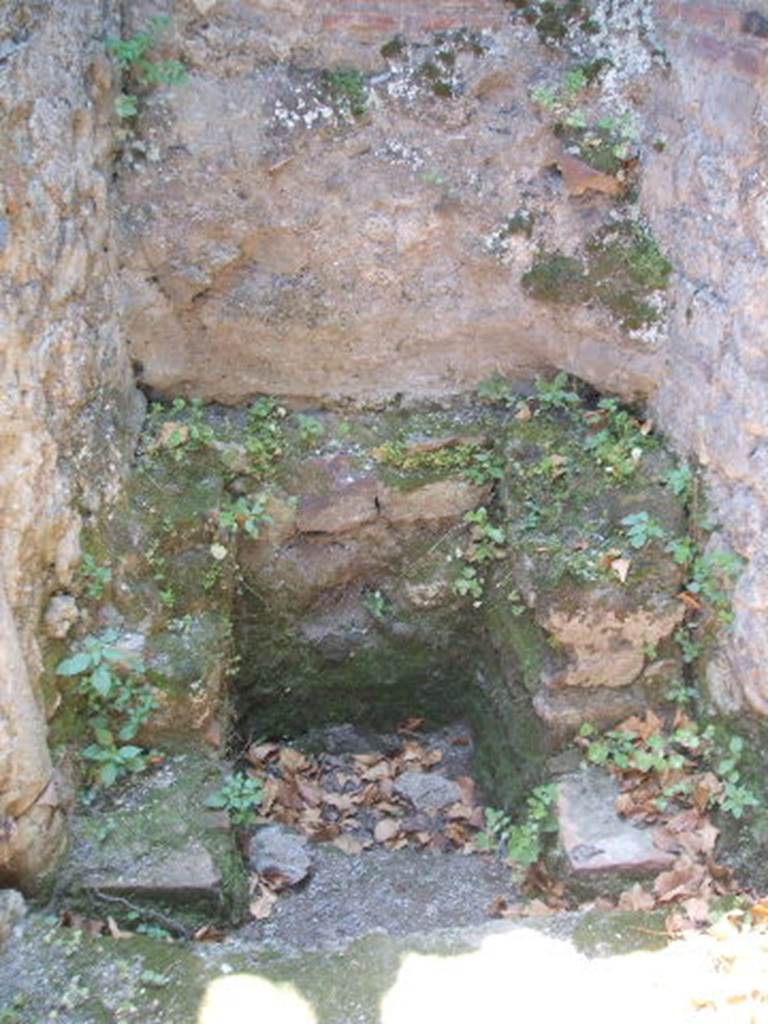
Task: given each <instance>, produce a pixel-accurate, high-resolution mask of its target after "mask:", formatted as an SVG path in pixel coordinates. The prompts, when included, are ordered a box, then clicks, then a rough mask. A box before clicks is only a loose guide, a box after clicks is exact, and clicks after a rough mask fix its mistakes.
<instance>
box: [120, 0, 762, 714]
mask: <svg viewBox="0 0 768 1024" xmlns="http://www.w3.org/2000/svg"><path fill="white" fill-rule="evenodd" d="M155 6H156V5H153V6H152V9H153V10H154V7H155ZM149 7H150V5H147V4H137V5H135V7H134V8H133V22H132V24H133V26H134V27H136V26H139V25H140V24H141V23H142V20H143V19H145V18H146V17H147V15H148V13H149ZM591 7H592V10H593V13H594V15H595V19H596V22H597V24H598V31H597V33H596V34H595V35H594V36H593V37H592V42H591V43H590V42H589V41H587V42H584V41H581V40H579V39H576V40H571V39H569V40H568V42H567V44H566V45H565V46H564V47H559V48H553V47H551V46H544V45H542V44H541V42H540V40H539V39H538V38H537V33H536V31H535V28H534V27H533V26H531V25H528V24H526V23H525V21H524V20H523V19H521V18H520V17H518V16H516V15H515V13H514V11H513V10H512V6H511V5H509V4H504V3H501V0H500V2H499V3H498V4H495V3H494V2H492V0H482V2H476V3H444V4H434V3H433V4H398V3H386V2H379V3H364V2H357V3H352V2H345V3H305V2H302V0H291V2H288V0H285V2H282V3H281V2H277V3H274V2H271V0H270V2H266V0H262V2H248V3H245V2H229V3H224V2H211V0H195V2H194V3H192V2H190V3H188V4H186V5H177V7H176V8H175V9H174V34H173V37H172V38H169V46H170V47H171V48H172V49H173V50H174V52H175V53H177V54H179V55H181V56H182V57H183V58H184V59H185V60H186V61H187V62H188V64H189V65H190V67H191V69H192V76H191V79H190V81H189V82H188V84H187V85H185V86H184V87H182V88H181V89H178V90H175V92H174V93H173V94H165V95H163V96H157V97H156V98H154V99H153V100H151V101H150V102H149V104H148V106H147V109H146V112H145V115H144V116H143V117H142V120H141V125H140V130H141V132H142V133H144V134H145V135H146V137H147V139H148V140H149V141H150V159H149V160H142V159H134V160H133V161H132V163H133V166H132V167H128V166H127V165H126V169H125V173H123V174H122V176H121V179H120V184H119V192H120V201H121V203H122V211H123V215H122V231H123V243H122V252H123V258H124V261H125V265H124V268H123V282H124V302H125V307H124V308H125V322H126V325H127V329H128V333H129V337H130V341H131V345H132V351H133V353H134V356H135V358H136V360H137V362H138V363H139V364H140V370H141V372H142V373H143V376H144V379H145V381H146V382H147V383H148V384H149V385H151V386H152V387H154V388H156V389H157V390H158V391H159V392H165V393H169V394H171V393H178V392H183V393H190V394H193V393H194V394H199V395H202V396H204V397H209V398H217V399H220V400H223V401H227V402H237V401H241V400H243V399H246V398H247V397H249V396H250V395H252V394H254V393H258V392H276V393H281V394H283V395H287V396H293V397H294V398H296V399H297V400H298V401H300V400H310V401H315V402H322V403H328V402H330V403H334V402H342V401H349V400H351V401H357V402H363V403H371V402H374V403H375V402H379V401H386V400H388V399H391V398H393V397H396V396H400V397H402V398H404V399H405V400H409V399H423V398H432V397H441V398H443V397H446V396H448V395H452V394H455V393H457V392H460V391H462V390H465V389H467V388H470V387H472V386H474V385H475V384H476V382H477V381H478V380H479V379H482V378H483V377H486V376H487V375H488V374H489V373H490V372H491V371H493V370H501V371H503V372H504V373H506V374H508V375H509V376H511V377H512V378H513V379H517V380H530V379H531V377H532V376H533V375H534V374H535V373H536V372H539V371H541V370H543V369H545V368H549V369H552V368H558V369H566V370H569V371H572V372H575V373H577V374H578V375H579V376H581V377H583V378H585V379H587V380H589V381H590V382H591V383H593V384H594V385H595V386H597V387H598V388H601V389H607V390H611V391H615V392H619V393H621V394H622V395H623V396H625V397H628V396H633V395H634V396H641V397H643V398H645V399H647V400H649V401H650V403H651V407H652V408H653V409H654V410H655V416H656V418H657V421H658V424H659V425H660V426H661V427H662V429H664V430H665V431H666V432H667V433H668V435H669V436H670V437H671V438H673V439H674V441H675V442H676V443H677V444H678V445H679V447H680V449H681V450H684V451H687V452H689V453H691V454H692V455H693V456H695V457H696V458H698V459H700V460H701V462H702V463H703V464H704V465H705V466H706V467H707V468H708V470H709V482H710V486H711V492H712V497H713V504H714V510H715V513H716V518H717V519H719V520H720V522H721V523H722V525H723V527H724V528H725V533H726V535H727V538H728V540H729V542H730V543H731V544H732V545H733V546H734V547H735V548H736V550H738V551H739V552H740V553H741V554H743V555H744V556H746V557H747V558H750V559H751V560H752V561H751V565H750V567H749V568H748V570H747V571H746V572H745V574H744V575H743V577H742V579H741V581H740V583H739V585H738V587H737V590H736V594H735V601H734V604H735V608H736V611H737V621H736V625H735V628H734V630H733V632H732V633H731V634H730V635H729V637H728V639H727V642H726V644H725V649H724V651H723V653H722V656H721V657H720V658H718V659H716V660H715V662H714V663H713V664H712V665H711V667H710V672H709V676H710V684H711V686H712V689H713V692H714V695H715V697H716V699H717V701H718V703H719V704H720V705H721V706H722V707H724V708H727V709H729V710H733V711H735V710H737V709H738V708H741V707H749V708H752V709H755V710H759V711H761V712H764V711H765V710H766V709H767V707H768V706H767V705H766V700H767V699H768V697H767V696H766V695H767V694H768V687H767V686H766V683H765V681H764V679H763V678H762V675H763V673H762V669H761V666H762V665H763V664H764V663H765V661H766V654H768V600H767V599H766V590H765V585H764V584H762V583H761V582H760V580H761V578H762V579H765V564H764V561H765V557H766V556H765V553H764V550H763V549H764V545H763V544H761V537H764V536H765V529H766V525H768V522H767V519H766V516H768V506H766V487H765V480H766V479H768V474H766V472H765V464H766V459H768V454H767V452H768V449H767V448H766V442H765V438H766V435H767V433H768V420H766V414H765V411H764V410H765V408H766V398H768V380H767V377H768V375H767V373H766V371H767V369H768V366H767V364H766V345H765V341H764V337H763V330H764V329H763V326H762V325H763V324H764V323H765V316H764V312H765V310H764V307H765V304H766V301H768V300H766V298H765V294H764V292H765V290H764V288H761V286H760V284H761V277H762V276H763V275H764V266H765V230H766V213H765V210H766V201H765V183H764V179H763V175H762V172H761V170H760V167H761V163H762V164H764V156H765V155H764V148H765V138H766V134H765V123H764V117H763V110H764V105H762V104H761V99H762V98H763V97H764V94H765V88H766V86H765V82H766V75H765V69H766V60H767V56H766V41H765V38H764V35H761V34H760V33H761V31H762V30H761V25H763V26H764V22H761V21H760V16H759V14H758V15H753V16H752V17H751V18H750V19H747V21H745V17H746V15H747V13H748V11H749V6H748V5H747V4H745V3H732V4H725V3H702V2H694V0H688V2H673V0H657V2H655V3H653V4H651V5H649V4H647V3H628V4H627V3H624V4H617V3H615V2H614V0H596V2H595V3H593V4H592V5H591ZM461 28H466V29H467V30H468V32H469V34H470V36H471V35H472V34H473V33H480V35H479V36H476V37H473V38H477V39H479V40H480V41H481V42H482V44H483V46H484V47H485V46H487V49H484V50H483V51H482V52H481V51H480V49H479V48H477V49H476V50H473V49H472V47H471V46H470V47H468V48H466V47H462V46H461V45H454V44H449V45H454V50H455V51H456V52H455V64H453V65H452V67H454V68H455V81H456V82H458V88H457V89H456V90H455V95H453V96H452V97H448V98H446V97H445V96H442V97H441V96H438V95H435V94H434V91H433V92H430V89H429V88H428V87H425V82H424V79H423V77H422V78H419V76H418V75H416V76H415V77H414V76H412V75H411V76H410V77H409V75H408V74H399V73H398V71H397V68H398V66H399V65H398V61H397V58H395V59H392V58H385V57H384V56H382V54H381V52H380V48H381V46H382V45H383V44H386V43H387V42H388V41H390V40H391V39H392V38H393V37H394V36H396V35H397V34H402V35H404V36H405V37H406V38H407V39H408V40H413V41H414V44H415V51H414V53H415V56H414V54H411V57H412V58H413V60H415V62H416V63H417V64H418V63H419V62H421V64H422V65H423V63H424V62H425V61H429V62H433V63H434V62H435V60H436V58H435V48H434V46H433V47H432V48H431V49H430V45H429V44H435V43H436V40H435V36H434V33H435V32H436V31H443V32H445V31H448V32H451V31H453V32H455V31H457V30H459V29H461ZM442 39H443V41H442V42H440V41H439V40H438V41H437V45H438V46H443V47H445V36H443V37H442ZM595 53H603V54H606V55H607V56H608V57H609V58H610V60H611V61H612V62H613V63H612V67H610V68H609V69H608V71H607V72H606V73H605V74H604V76H603V78H602V80H601V97H600V98H599V99H598V100H597V101H596V110H597V111H598V113H603V114H605V113H608V114H609V115H616V116H623V115H625V114H628V115H629V116H630V118H631V119H632V120H633V121H634V123H635V124H636V126H637V128H638V133H639V146H638V151H639V157H640V166H639V173H638V177H637V182H638V188H639V194H638V197H637V198H638V201H637V202H636V203H635V204H634V205H632V206H631V210H632V212H631V216H632V217H640V218H642V219H643V220H644V222H646V223H647V224H649V225H650V228H651V229H652V231H653V233H654V235H655V236H656V237H657V238H658V240H659V241H660V244H661V249H662V251H664V252H665V254H666V255H668V256H669V258H670V260H671V261H672V263H673V265H674V267H675V272H674V275H673V277H672V281H671V287H670V289H669V293H668V311H667V312H668V315H667V316H666V318H662V321H661V322H660V323H657V324H655V325H654V326H653V329H649V330H635V331H631V332H627V331H626V330H622V328H621V327H620V326H619V325H618V324H617V323H616V321H615V319H614V318H612V317H611V316H610V315H609V314H607V313H605V312H604V311H601V309H600V308H599V305H598V304H597V303H595V302H588V303H587V304H586V305H579V306H563V305H562V304H558V303H555V304H553V305H547V304H545V303H542V302H539V301H537V300H535V299H532V298H531V297H530V295H529V294H527V293H526V291H525V290H524V289H523V288H522V287H521V277H522V275H523V274H524V272H525V271H526V270H527V269H528V268H529V267H530V266H531V264H532V262H533V261H534V260H535V259H536V257H537V253H540V252H542V251H543V250H547V251H556V252H561V253H565V254H568V255H571V254H574V253H576V252H577V251H578V250H579V248H580V247H581V246H583V244H584V241H585V239H587V238H589V236H590V234H591V233H592V232H593V231H594V230H595V229H596V228H598V227H599V226H600V225H601V224H603V225H604V224H606V223H608V224H610V223H611V219H612V218H614V219H615V218H616V217H617V216H623V215H624V214H623V213H622V212H621V209H620V208H617V207H616V205H615V201H614V199H613V198H612V197H611V196H609V195H606V194H603V193H602V192H600V191H598V190H594V189H590V190H587V191H586V192H585V193H584V194H579V193H578V190H577V189H576V188H572V187H571V186H570V184H569V181H568V178H567V176H561V174H560V173H558V169H557V168H558V154H560V155H562V152H561V151H560V150H558V149H557V145H556V143H555V140H554V139H553V136H552V133H551V121H552V120H553V118H552V116H550V114H549V113H548V112H547V110H546V109H542V107H541V105H539V106H538V107H537V106H536V104H534V103H533V102H532V99H531V89H532V87H535V86H536V85H540V84H545V85H550V86H552V85H557V84H558V83H561V82H562V81H563V79H564V75H565V74H566V72H567V70H568V69H570V68H573V66H574V64H575V62H577V61H579V60H580V59H584V57H585V55H588V54H591V55H594V54H595ZM452 59H453V58H452ZM340 66H341V67H354V68H357V69H360V70H361V71H363V72H365V73H366V75H368V76H372V77H371V78H369V79H368V83H369V85H370V95H369V98H368V102H367V104H366V110H365V112H364V114H363V116H359V117H355V116H350V115H349V111H348V110H347V111H345V110H344V109H343V107H344V104H343V103H339V97H338V96H334V95H333V91H332V90H331V92H329V91H328V89H327V87H326V88H325V91H324V86H323V82H325V83H326V86H327V82H328V79H327V73H328V71H329V70H331V71H332V70H333V69H335V68H338V67H340ZM324 73H325V77H324ZM452 73H453V72H452ZM428 84H429V83H427V85H428ZM433 84H434V82H433ZM587 102H591V101H589V100H587ZM601 104H602V107H601ZM129 162H130V161H129ZM560 168H561V169H562V164H560ZM212 183H215V187H212ZM521 211H522V212H523V213H532V214H533V218H534V220H533V226H532V228H531V230H530V231H528V230H527V227H526V229H525V230H518V231H510V230H508V228H509V225H510V222H511V221H510V219H512V220H514V218H515V216H516V215H517V214H518V213H520V212H521ZM523 223H524V226H525V222H523ZM517 226H518V227H519V226H520V222H519V221H518V222H517Z"/></svg>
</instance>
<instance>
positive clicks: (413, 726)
mask: <svg viewBox="0 0 768 1024" xmlns="http://www.w3.org/2000/svg"><path fill="white" fill-rule="evenodd" d="M423 725H424V719H423V718H406V719H405V721H404V722H401V723H400V725H398V727H397V731H398V732H418V730H419V729H421V727H422V726H423Z"/></svg>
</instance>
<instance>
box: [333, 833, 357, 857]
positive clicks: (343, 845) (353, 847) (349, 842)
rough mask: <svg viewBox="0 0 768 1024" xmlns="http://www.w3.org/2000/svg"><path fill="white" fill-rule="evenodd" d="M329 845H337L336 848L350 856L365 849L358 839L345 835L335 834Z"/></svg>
mask: <svg viewBox="0 0 768 1024" xmlns="http://www.w3.org/2000/svg"><path fill="white" fill-rule="evenodd" d="M331 846H335V847H337V849H339V850H342V851H343V852H344V853H347V854H349V856H350V857H351V856H354V855H355V854H358V853H362V852H363V850H364V849H365V847H364V846H363V844H362V843H361V842H360V841H359V840H358V839H354V838H353V837H352V836H347V835H340V836H337V837H336V839H334V840H333V842H332V843H331Z"/></svg>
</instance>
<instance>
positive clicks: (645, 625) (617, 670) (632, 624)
mask: <svg viewBox="0 0 768 1024" xmlns="http://www.w3.org/2000/svg"><path fill="white" fill-rule="evenodd" d="M611 596H613V595H611ZM591 597H592V601H591V602H590V605H589V606H588V607H586V608H585V607H582V608H577V609H563V608H556V607H555V608H552V607H550V608H548V609H547V611H546V612H545V613H544V614H543V615H542V616H541V617H540V622H541V625H542V626H544V628H545V629H546V630H547V631H548V632H549V633H550V634H551V635H552V636H553V637H555V638H556V640H557V642H558V643H559V644H561V645H562V647H563V649H564V650H565V652H566V653H567V655H568V658H569V661H568V665H567V666H566V667H565V668H564V669H563V670H562V671H560V672H558V673H557V674H556V676H555V677H554V678H553V679H552V681H551V682H552V685H553V686H588V687H602V686H607V687H618V686H627V685H628V684H629V683H633V682H634V681H635V680H636V679H637V678H638V676H639V675H640V673H641V672H642V671H643V666H644V665H645V662H646V655H645V650H647V648H648V647H654V646H655V645H656V644H657V643H658V642H659V640H662V639H664V638H665V637H668V636H670V635H671V634H672V632H673V630H674V629H675V627H676V626H677V625H678V624H679V623H680V622H681V621H682V618H683V614H684V608H683V606H682V604H681V603H680V601H675V600H674V594H670V595H669V597H668V600H667V601H666V602H665V603H664V607H661V608H654V609H653V610H649V609H645V608H634V609H633V608H631V607H625V608H624V609H622V610H612V609H609V608H607V607H605V606H604V605H603V602H602V601H601V599H600V597H601V595H600V594H599V592H598V593H596V594H592V595H591Z"/></svg>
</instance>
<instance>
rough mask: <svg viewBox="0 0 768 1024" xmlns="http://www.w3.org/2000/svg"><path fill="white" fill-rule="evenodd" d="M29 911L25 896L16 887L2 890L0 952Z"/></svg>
mask: <svg viewBox="0 0 768 1024" xmlns="http://www.w3.org/2000/svg"><path fill="white" fill-rule="evenodd" d="M26 912H27V907H26V904H25V903H24V897H23V896H22V895H21V893H20V892H17V890H16V889H3V890H2V891H0V953H1V952H2V951H3V949H4V948H5V945H6V943H7V942H8V939H9V938H10V937H11V935H12V934H13V933H14V931H15V930H16V928H17V927H18V925H19V924H20V923H21V921H22V920H23V919H24V916H25V914H26Z"/></svg>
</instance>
